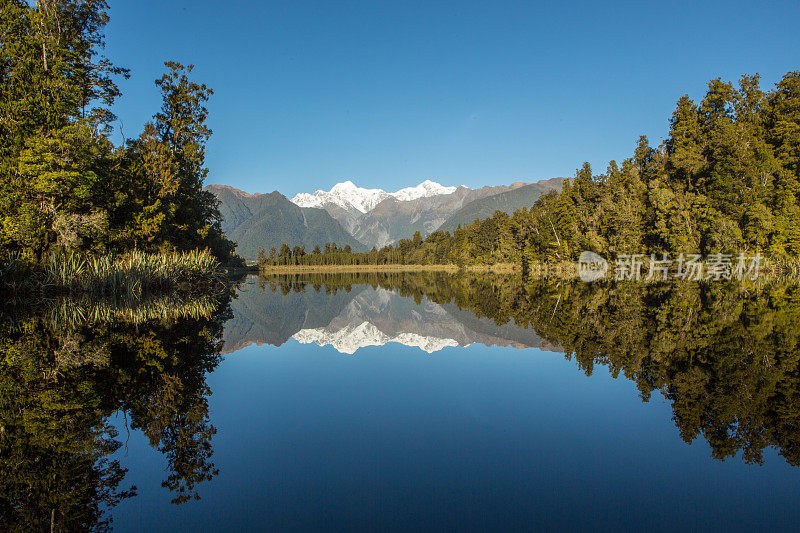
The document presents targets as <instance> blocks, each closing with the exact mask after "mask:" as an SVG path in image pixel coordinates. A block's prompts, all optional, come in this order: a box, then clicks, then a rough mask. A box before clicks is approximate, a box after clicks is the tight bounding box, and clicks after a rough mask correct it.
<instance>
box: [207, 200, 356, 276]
mask: <svg viewBox="0 0 800 533" xmlns="http://www.w3.org/2000/svg"><path fill="white" fill-rule="evenodd" d="M205 190H207V191H209V192H211V193H212V194H214V196H216V197H217V199H218V200H219V210H220V213H221V214H222V217H223V224H222V230H223V231H224V232H225V234H226V235H227V237H228V238H229V239H231V240H233V241H235V242H236V243H237V246H236V253H238V254H239V255H241V256H242V257H244V258H245V259H248V260H251V261H252V260H255V259H256V258H257V257H258V249H259V247H260V246H263V247H264V249H265V250H266V251H267V252H269V249H270V247H272V246H275V247H276V248H279V247H280V246H281V244H284V243H285V244H288V245H289V246H290V247H294V246H305V247H306V251H307V252H311V251H312V249H313V248H314V247H315V246H320V247H322V246H324V245H325V243H328V242H335V243H336V244H338V245H339V246H342V247H344V246H347V245H349V246H350V247H351V248H352V249H353V250H354V251H365V250H366V247H365V246H364V245H363V244H361V243H360V242H359V241H358V240H356V239H355V238H354V237H353V236H352V235H350V234H349V233H348V232H347V231H345V230H344V228H342V226H341V224H339V222H337V221H336V220H335V219H334V218H333V217H331V216H330V215H329V214H328V212H327V211H325V210H324V209H315V208H301V207H299V206H297V205H295V204H294V203H292V202H290V201H289V200H288V199H287V198H286V197H285V196H284V195H282V194H281V193H279V192H278V191H275V192H272V193H268V194H250V193H247V192H245V191H241V190H239V189H235V188H233V187H229V186H227V185H208V186H206V187H205Z"/></svg>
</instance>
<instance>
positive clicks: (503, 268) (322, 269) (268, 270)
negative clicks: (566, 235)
mask: <svg viewBox="0 0 800 533" xmlns="http://www.w3.org/2000/svg"><path fill="white" fill-rule="evenodd" d="M459 270H466V271H468V272H498V273H499V272H508V273H511V272H519V271H520V267H519V265H515V264H513V263H501V264H496V265H470V266H466V267H464V268H463V269H462V268H460V267H459V266H458V265H452V264H451V265H269V266H265V267H262V268H261V272H263V273H265V274H297V273H304V272H312V273H327V272H458V271H459Z"/></svg>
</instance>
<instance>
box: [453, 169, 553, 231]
mask: <svg viewBox="0 0 800 533" xmlns="http://www.w3.org/2000/svg"><path fill="white" fill-rule="evenodd" d="M567 179H568V178H550V179H546V180H541V181H537V182H536V183H529V184H526V185H523V186H520V187H516V188H514V189H512V190H510V191H504V192H501V193H499V194H494V195H492V196H487V197H485V198H479V199H477V200H474V201H472V202H470V203H468V204H466V205H465V206H464V207H462V208H461V209H459V210H458V211H456V212H455V213H453V214H452V215H451V216H450V217H449V218H448V219H447V220H446V221H445V222H444V223H443V224H442V225H441V226H439V228H438V229H439V230H442V231H449V232H451V233H452V232H453V231H454V230H455V229H456V228H458V226H467V225H469V224H472V223H473V222H474V221H475V220H476V219H484V218H489V217H491V216H492V215H493V214H494V212H495V211H503V212H505V213H508V214H509V215H510V214H512V213H513V212H514V211H516V210H518V209H522V208H523V207H530V206H532V205H533V204H534V203H535V202H536V200H538V199H539V197H540V196H542V195H543V194H547V193H548V192H550V191H560V190H561V189H562V187H563V186H564V182H565V181H567Z"/></svg>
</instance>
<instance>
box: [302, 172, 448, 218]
mask: <svg viewBox="0 0 800 533" xmlns="http://www.w3.org/2000/svg"><path fill="white" fill-rule="evenodd" d="M457 188H458V187H445V186H444V185H440V184H438V183H436V182H435V181H431V180H425V181H423V182H422V183H420V184H419V185H417V186H416V187H406V188H404V189H400V190H399V191H397V192H393V193H388V192H386V191H384V190H383V189H365V188H363V187H359V186H358V185H356V184H355V183H353V182H352V181H350V180H347V181H344V182H342V183H337V184H336V185H334V186H333V187H332V188H331V190H330V191H323V190H321V189H320V190H317V191H316V192H314V194H309V193H307V192H302V193H299V194H297V195H296V196H295V197H294V198H292V202H294V203H295V204H297V205H298V206H300V207H322V206H323V205H325V204H327V203H333V204H336V205H339V206H341V207H343V208H345V209H353V208H354V209H357V210H358V211H360V212H362V213H366V212H368V211H371V210H372V209H374V208H375V206H376V205H378V204H379V203H381V202H382V201H384V200H385V199H387V198H396V199H397V200H400V201H409V200H416V199H417V198H427V197H429V196H437V195H440V194H452V193H454V192H455V191H456V189H457Z"/></svg>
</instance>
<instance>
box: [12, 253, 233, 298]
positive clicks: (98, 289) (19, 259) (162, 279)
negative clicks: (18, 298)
mask: <svg viewBox="0 0 800 533" xmlns="http://www.w3.org/2000/svg"><path fill="white" fill-rule="evenodd" d="M0 265H2V266H0V287H2V288H4V289H5V290H7V291H10V292H12V293H15V292H23V293H24V292H31V291H36V290H37V289H38V290H41V291H43V292H56V293H61V292H63V293H70V294H91V295H110V296H116V295H124V294H131V295H134V296H139V295H142V294H145V293H151V292H161V291H174V290H182V289H186V290H189V291H195V290H204V289H208V288H209V286H212V285H214V284H217V283H218V282H220V281H221V280H222V279H223V278H224V277H225V271H224V270H223V268H222V266H221V265H220V263H219V262H218V261H217V259H216V258H215V257H214V256H212V255H211V254H210V253H209V252H208V251H206V250H192V251H189V252H173V253H146V252H141V251H136V250H134V251H131V252H127V253H125V254H122V255H113V254H104V255H83V254H78V253H74V252H65V253H63V252H62V253H54V254H51V255H50V256H48V257H47V258H46V259H45V260H44V261H43V262H41V263H33V262H31V261H30V260H26V258H24V257H23V256H21V255H18V254H17V255H11V256H8V257H7V258H5V259H4V260H2V261H0Z"/></svg>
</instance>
